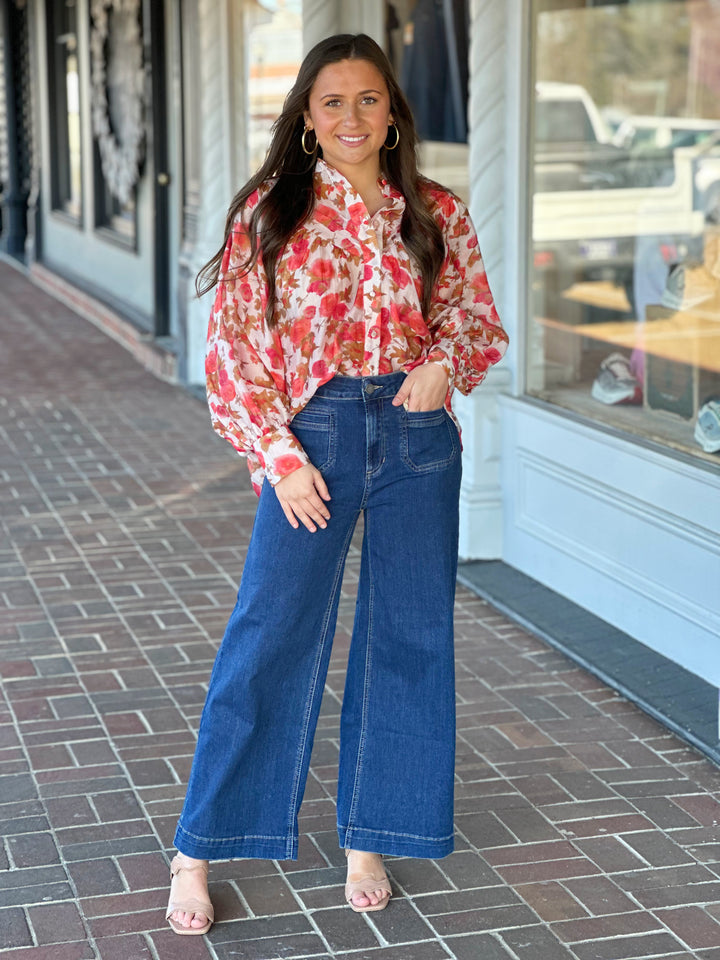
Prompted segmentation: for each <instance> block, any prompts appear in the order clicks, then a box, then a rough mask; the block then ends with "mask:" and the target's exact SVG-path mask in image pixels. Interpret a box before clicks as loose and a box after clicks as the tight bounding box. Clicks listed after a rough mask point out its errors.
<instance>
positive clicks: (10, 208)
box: [0, 0, 28, 257]
mask: <svg viewBox="0 0 720 960" xmlns="http://www.w3.org/2000/svg"><path fill="white" fill-rule="evenodd" d="M0 13H1V15H2V44H3V63H4V66H5V70H4V76H3V77H2V78H0V81H1V82H2V84H3V95H4V100H5V136H6V138H7V168H6V170H5V177H4V181H3V185H2V200H1V204H2V232H1V233H0V249H1V250H3V251H4V252H5V253H9V254H11V255H12V256H15V257H22V256H23V255H24V253H25V238H26V236H27V201H28V184H27V175H26V173H27V171H26V169H25V168H26V163H25V162H23V158H25V157H26V156H27V143H26V142H25V140H24V137H25V133H26V131H25V129H24V125H23V122H22V97H23V96H24V95H25V94H26V92H27V78H26V77H24V76H23V69H24V63H25V62H26V61H25V59H24V54H25V53H26V46H27V29H26V28H27V22H26V20H25V18H26V16H27V15H26V13H25V10H24V9H20V10H19V9H18V8H17V7H16V6H15V3H14V2H13V0H0Z"/></svg>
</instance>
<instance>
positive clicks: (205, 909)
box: [165, 897, 215, 921]
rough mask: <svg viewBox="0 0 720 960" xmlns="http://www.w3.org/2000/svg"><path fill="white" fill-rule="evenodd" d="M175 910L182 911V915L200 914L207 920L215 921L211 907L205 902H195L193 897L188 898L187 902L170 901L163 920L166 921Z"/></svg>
mask: <svg viewBox="0 0 720 960" xmlns="http://www.w3.org/2000/svg"><path fill="white" fill-rule="evenodd" d="M176 910H182V912H183V913H201V914H202V915H203V916H204V917H207V918H208V920H211V921H214V920H215V914H214V912H213V905H212V904H211V903H208V902H207V901H205V900H197V899H195V897H189V898H188V899H187V900H171V901H170V902H169V903H168V908H167V913H166V914H165V919H166V920H167V919H168V918H169V917H170V915H171V914H172V913H174V912H175V911H176Z"/></svg>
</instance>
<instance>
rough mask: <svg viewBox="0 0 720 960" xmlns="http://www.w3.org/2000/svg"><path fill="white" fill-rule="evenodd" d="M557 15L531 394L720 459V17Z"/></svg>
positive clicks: (541, 175)
mask: <svg viewBox="0 0 720 960" xmlns="http://www.w3.org/2000/svg"><path fill="white" fill-rule="evenodd" d="M558 6H559V4H558V3H557V2H555V0H553V2H552V3H550V2H540V0H538V2H536V4H535V10H534V14H535V15H534V34H535V64H536V76H535V82H534V95H535V110H534V114H535V120H534V152H533V156H534V197H533V207H532V223H533V229H532V260H533V263H532V300H531V317H530V327H529V346H530V349H529V361H528V371H527V376H528V389H529V392H531V393H532V394H534V395H536V396H539V397H541V398H543V399H545V400H548V401H550V402H552V403H555V404H558V405H560V406H563V407H566V408H568V409H572V410H574V411H576V412H578V413H581V414H583V415H585V416H587V417H589V418H592V419H594V420H598V421H601V422H603V423H607V424H611V425H614V426H617V427H620V428H622V429H623V430H627V431H630V432H634V433H637V434H640V435H643V436H646V437H649V438H651V439H652V440H654V441H659V442H661V443H664V444H667V445H669V446H672V447H674V448H676V449H679V450H683V451H685V452H690V453H692V454H693V455H696V456H698V457H704V458H706V459H709V460H712V461H713V462H717V458H718V455H720V255H719V254H718V250H719V248H720V227H719V226H718V224H720V72H719V71H718V70H717V66H716V65H717V63H718V62H719V61H718V55H719V54H720V9H719V8H718V5H717V4H714V3H712V2H711V0H691V2H674V0H664V2H661V0H658V2H653V0H649V2H644V3H636V4H605V5H603V6H598V7H593V8H580V9H577V8H573V9H568V7H570V4H567V5H566V8H565V9H558ZM550 7H552V9H549V8H550Z"/></svg>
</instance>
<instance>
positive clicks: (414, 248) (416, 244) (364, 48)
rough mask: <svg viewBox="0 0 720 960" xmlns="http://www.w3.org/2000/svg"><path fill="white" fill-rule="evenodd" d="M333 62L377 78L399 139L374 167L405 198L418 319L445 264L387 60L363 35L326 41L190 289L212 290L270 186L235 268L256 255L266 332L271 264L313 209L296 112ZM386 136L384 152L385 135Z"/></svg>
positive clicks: (310, 169) (308, 161) (410, 128)
mask: <svg viewBox="0 0 720 960" xmlns="http://www.w3.org/2000/svg"><path fill="white" fill-rule="evenodd" d="M341 60H366V61H367V62H368V63H370V64H372V65H373V66H374V67H375V68H376V69H377V70H378V71H379V72H380V73H381V74H382V77H383V79H384V80H385V83H386V84H387V88H388V92H389V94H390V110H391V113H392V116H393V117H394V118H395V123H396V124H397V130H398V134H399V138H398V144H397V148H396V149H394V150H387V149H384V148H383V149H381V151H380V167H381V170H382V173H383V175H384V176H385V178H386V179H387V180H388V181H389V183H391V184H392V185H393V186H394V187H396V188H397V189H398V190H399V191H400V192H401V193H402V194H403V196H404V197H405V210H404V213H403V217H402V222H401V225H400V235H401V237H402V240H403V243H404V244H405V246H406V248H407V250H408V252H409V253H410V254H411V255H412V257H413V258H414V260H415V262H416V264H417V266H418V269H419V271H420V275H421V277H422V289H423V292H422V304H421V305H422V312H423V315H424V316H427V314H428V312H429V309H430V303H431V299H432V291H433V287H434V285H435V281H436V280H437V276H438V274H439V272H440V268H441V266H442V263H443V260H444V257H445V243H444V241H443V237H442V232H441V230H440V227H439V226H438V224H437V222H436V221H435V218H434V217H433V215H432V213H431V211H430V209H429V208H428V206H427V203H426V202H425V199H424V197H423V193H422V178H421V177H420V174H419V173H418V169H417V156H416V153H415V149H416V145H417V134H416V132H415V123H414V121H413V117H412V113H411V111H410V107H409V106H408V102H407V100H406V99H405V96H404V94H403V92H402V90H401V89H400V87H399V85H398V82H397V80H396V79H395V76H394V75H393V70H392V67H391V66H390V63H389V61H388V59H387V57H386V56H385V54H384V53H383V51H382V49H381V48H380V47H379V46H378V45H377V43H375V41H374V40H373V39H372V38H371V37H368V36H367V35H366V34H364V33H359V34H356V35H354V34H349V33H343V34H338V35H337V36H334V37H328V38H327V39H325V40H321V41H320V43H318V44H316V45H315V46H314V47H313V48H312V50H310V52H309V53H308V54H307V56H306V57H305V59H304V60H303V62H302V64H301V66H300V71H299V73H298V76H297V79H296V81H295V84H294V85H293V88H292V89H291V90H290V93H288V95H287V97H286V99H285V103H284V105H283V110H282V113H281V114H280V116H279V117H278V118H277V120H276V121H275V123H274V124H273V129H272V137H271V141H270V148H269V150H268V152H267V156H266V157H265V161H264V163H263V165H262V166H261V167H260V169H259V170H258V172H257V173H256V174H255V176H254V177H253V178H252V179H251V180H249V181H248V182H247V183H246V184H245V186H244V187H243V188H242V189H241V190H240V191H239V192H238V193H237V194H236V195H235V197H234V198H233V201H232V203H231V204H230V209H229V210H228V215H227V219H226V221H225V237H224V239H223V243H222V246H221V247H220V249H219V250H218V251H217V253H216V254H215V256H213V257H212V258H211V259H210V260H209V261H208V262H207V263H206V264H205V266H204V267H203V268H202V270H201V271H200V272H199V273H198V276H197V279H196V281H195V288H196V290H197V293H198V296H202V294H204V293H207V292H208V290H211V289H212V288H213V287H214V286H215V284H216V283H217V282H218V278H219V275H220V268H221V264H222V259H223V254H224V252H225V247H226V245H227V242H228V238H229V237H230V234H231V232H232V228H233V223H234V221H235V218H236V216H237V214H238V213H239V212H240V211H241V210H242V209H243V208H244V206H245V204H246V203H247V200H248V198H249V197H250V195H251V194H252V193H253V192H254V191H255V190H257V188H258V187H259V186H260V185H261V184H262V183H264V182H265V181H266V180H269V179H271V178H274V179H275V183H274V185H273V187H272V189H271V190H269V191H268V192H267V193H266V194H265V196H264V197H263V198H262V200H260V202H259V203H258V204H257V206H256V207H255V209H254V210H253V212H252V216H251V218H250V224H249V231H248V232H249V236H250V251H251V252H250V256H249V257H248V259H247V261H246V262H245V263H244V264H243V265H242V269H243V271H244V272H247V271H248V270H250V269H251V268H252V267H253V266H254V264H255V263H256V262H257V259H258V255H259V254H260V252H261V248H262V260H263V266H264V268H265V273H266V276H267V284H268V300H267V309H266V312H265V318H266V321H267V323H268V325H269V326H270V327H272V326H274V308H275V270H276V266H277V263H278V260H279V258H280V256H281V255H282V252H283V249H284V247H285V245H286V244H287V242H288V240H289V239H290V237H291V236H292V234H293V232H294V231H295V230H296V229H297V227H298V226H299V225H300V224H301V223H302V222H303V221H304V220H305V219H307V217H308V216H309V215H310V213H311V212H312V209H313V205H314V201H315V193H314V189H313V173H314V170H315V160H314V157H313V158H311V157H308V155H307V154H306V153H305V152H304V151H303V149H302V146H301V143H300V139H301V137H302V133H303V130H304V127H305V119H304V111H305V110H307V109H308V105H309V97H310V91H311V89H312V87H313V84H314V83H315V80H316V79H317V75H318V74H319V73H320V71H321V70H322V69H323V67H326V66H327V65H328V64H330V63H338V62H340V61H341ZM389 136H390V137H391V145H392V138H393V137H394V134H393V131H392V130H391V131H390V133H389ZM319 152H320V154H321V153H322V152H321V151H319Z"/></svg>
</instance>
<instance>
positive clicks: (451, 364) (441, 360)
mask: <svg viewBox="0 0 720 960" xmlns="http://www.w3.org/2000/svg"><path fill="white" fill-rule="evenodd" d="M453 353H454V351H453ZM425 363H438V364H440V366H441V367H442V368H443V370H444V371H445V373H446V374H447V377H448V389H449V388H450V387H452V386H453V382H454V380H455V360H454V357H452V356H449V355H448V354H447V353H446V352H445V350H443V349H442V348H441V347H433V348H432V350H431V351H430V353H428V355H427V357H426V358H425Z"/></svg>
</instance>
